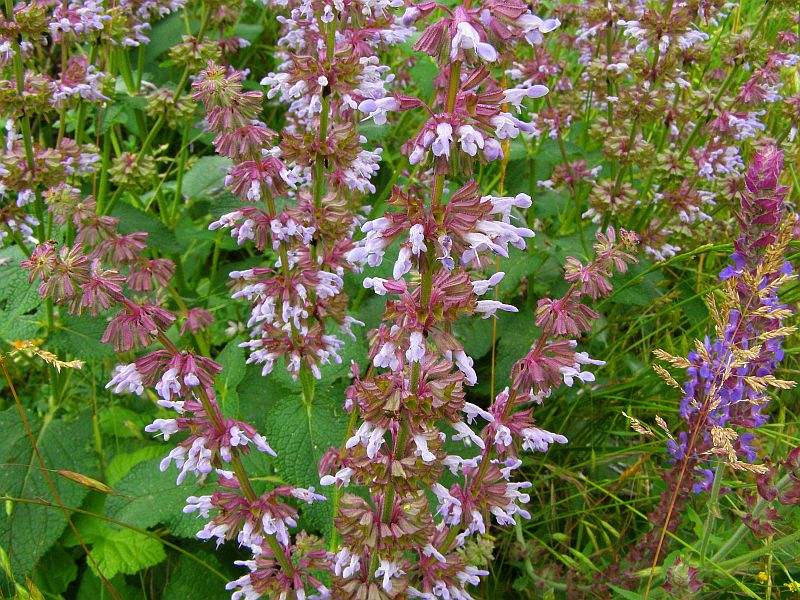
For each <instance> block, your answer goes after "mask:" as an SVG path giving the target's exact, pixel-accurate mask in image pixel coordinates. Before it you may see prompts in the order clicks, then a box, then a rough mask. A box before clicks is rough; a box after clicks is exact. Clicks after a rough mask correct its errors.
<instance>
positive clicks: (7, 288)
mask: <svg viewBox="0 0 800 600" xmlns="http://www.w3.org/2000/svg"><path fill="white" fill-rule="evenodd" d="M24 258H25V255H24V254H23V253H22V251H21V250H20V249H19V248H16V247H13V246H12V247H9V248H2V249H0V265H2V266H0V338H2V339H6V340H24V339H31V338H33V337H36V333H37V331H38V329H39V324H38V317H37V316H36V314H35V313H34V314H28V313H31V312H32V311H34V310H35V309H36V308H37V307H38V306H39V304H40V302H41V301H40V299H39V293H38V292H37V291H36V287H37V283H38V282H36V281H34V283H32V284H31V283H28V273H27V271H25V270H23V269H22V268H21V267H20V266H19V263H20V261H22V260H24Z"/></svg>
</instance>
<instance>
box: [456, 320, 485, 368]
mask: <svg viewBox="0 0 800 600" xmlns="http://www.w3.org/2000/svg"><path fill="white" fill-rule="evenodd" d="M455 329H456V335H457V336H458V339H459V340H460V341H461V344H462V345H463V346H464V352H466V353H467V355H468V356H470V357H471V358H473V359H475V360H477V359H479V358H480V357H482V356H484V355H485V354H487V353H488V352H489V351H490V350H491V349H492V320H491V319H465V320H462V321H461V322H460V323H458V325H456V328H455Z"/></svg>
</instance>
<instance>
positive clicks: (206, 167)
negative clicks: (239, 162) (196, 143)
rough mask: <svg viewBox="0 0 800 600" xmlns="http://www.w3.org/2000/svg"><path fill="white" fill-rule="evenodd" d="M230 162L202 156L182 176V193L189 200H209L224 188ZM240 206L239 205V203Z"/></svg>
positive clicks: (220, 158)
mask: <svg viewBox="0 0 800 600" xmlns="http://www.w3.org/2000/svg"><path fill="white" fill-rule="evenodd" d="M230 167H231V161H230V159H228V158H225V157H223V156H204V157H202V158H201V159H200V160H198V161H197V162H196V163H194V166H192V168H191V169H189V171H188V172H187V173H186V174H185V175H184V176H183V188H182V189H183V193H184V194H186V195H187V196H189V198H191V199H193V200H194V199H197V198H209V197H211V196H213V192H214V191H215V189H216V188H222V187H223V186H224V180H225V173H226V171H227V170H228V169H229V168H230ZM239 204H241V203H239Z"/></svg>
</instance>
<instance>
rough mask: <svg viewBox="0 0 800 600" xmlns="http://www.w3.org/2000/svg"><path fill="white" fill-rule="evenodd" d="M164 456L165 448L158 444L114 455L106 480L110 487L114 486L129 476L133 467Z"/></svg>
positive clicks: (107, 468) (108, 467) (109, 464)
mask: <svg viewBox="0 0 800 600" xmlns="http://www.w3.org/2000/svg"><path fill="white" fill-rule="evenodd" d="M163 455H164V448H163V447H161V446H160V445H156V444H148V445H147V446H143V447H141V448H137V449H136V450H133V451H132V452H122V453H120V454H116V455H114V458H112V459H111V462H109V463H108V466H107V467H106V480H107V481H108V485H110V486H112V487H113V486H114V485H116V484H117V482H118V481H120V480H121V479H122V478H123V477H125V475H127V474H128V473H129V472H130V470H131V469H133V467H135V466H136V465H138V464H139V463H141V462H144V461H146V460H150V459H153V458H160V457H162V456H163Z"/></svg>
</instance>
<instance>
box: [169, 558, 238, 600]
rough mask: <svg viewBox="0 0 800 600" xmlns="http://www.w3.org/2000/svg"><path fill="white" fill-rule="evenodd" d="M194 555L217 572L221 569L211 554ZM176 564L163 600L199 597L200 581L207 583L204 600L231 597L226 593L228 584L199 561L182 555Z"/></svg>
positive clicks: (204, 588)
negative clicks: (198, 583)
mask: <svg viewBox="0 0 800 600" xmlns="http://www.w3.org/2000/svg"><path fill="white" fill-rule="evenodd" d="M194 555H195V556H197V557H198V558H201V559H202V560H203V562H204V563H207V564H208V565H209V566H211V567H213V568H215V569H217V570H220V569H221V565H220V562H219V560H218V559H217V557H216V556H214V555H213V554H211V553H210V552H203V553H199V552H195V553H194ZM176 563H177V564H176V566H175V569H174V570H173V571H172V575H170V576H169V578H168V579H167V586H166V589H165V590H164V592H163V594H164V595H163V596H161V598H163V600H185V599H186V598H193V597H195V596H197V582H198V581H203V582H205V583H206V585H205V586H204V587H203V598H204V600H206V599H207V600H228V599H229V598H230V597H231V593H230V592H227V591H225V584H226V583H227V582H226V581H222V580H220V579H219V577H217V576H216V575H215V574H213V573H212V572H210V571H209V570H208V569H206V568H205V567H204V566H203V565H201V564H198V563H197V561H194V560H192V559H190V558H189V557H187V556H183V555H182V556H180V558H178V560H177V561H176ZM240 574H243V573H240Z"/></svg>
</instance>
